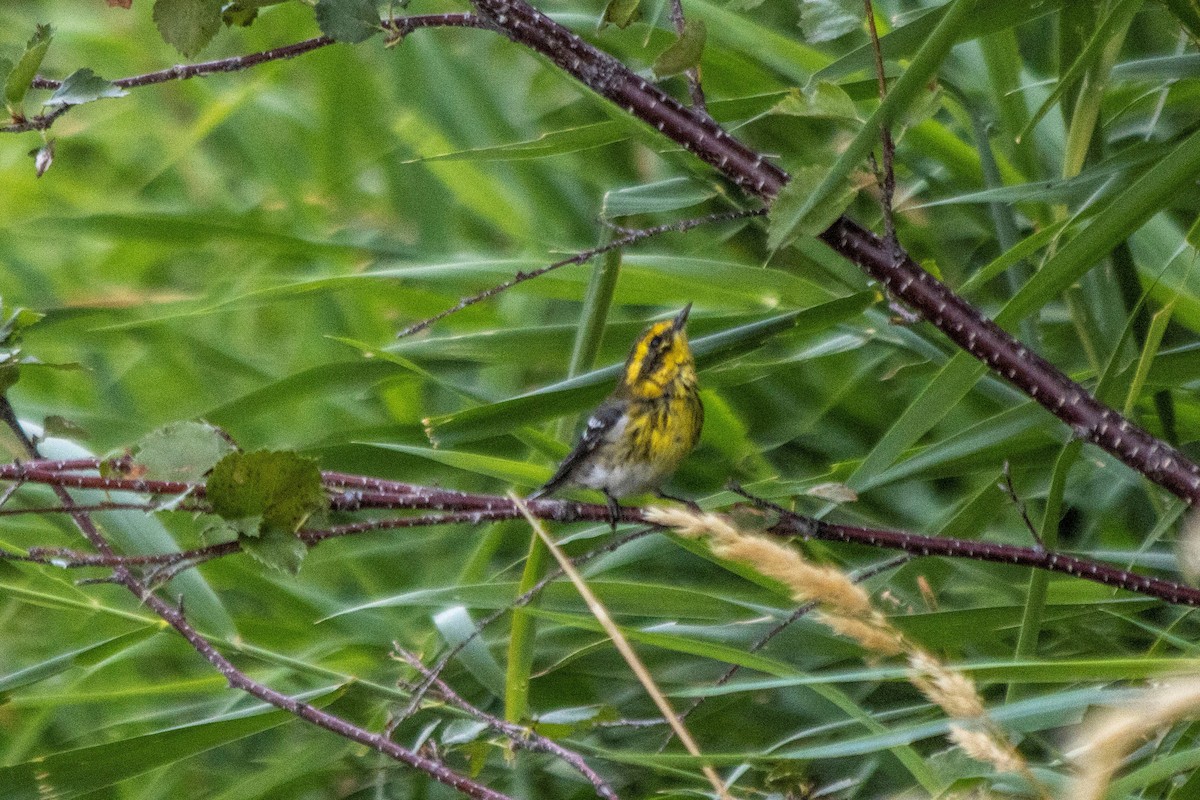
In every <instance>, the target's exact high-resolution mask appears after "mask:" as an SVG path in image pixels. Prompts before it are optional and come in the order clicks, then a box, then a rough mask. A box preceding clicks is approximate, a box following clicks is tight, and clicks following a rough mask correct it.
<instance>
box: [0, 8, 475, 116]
mask: <svg viewBox="0 0 1200 800" xmlns="http://www.w3.org/2000/svg"><path fill="white" fill-rule="evenodd" d="M381 24H382V25H383V27H384V28H386V29H387V30H388V31H389V32H390V34H391V35H392V37H393V38H401V37H404V36H406V35H407V34H409V33H412V32H413V31H415V30H418V29H420V28H485V27H487V26H486V25H485V24H484V23H483V21H482V20H480V19H479V18H478V17H477V16H475V15H474V14H469V13H456V14H422V15H415V16H409V17H394V18H392V19H388V20H382V21H381ZM331 44H335V42H334V40H333V39H330V38H329V37H328V36H316V37H314V38H312V39H305V40H303V41H300V42H293V43H292V44H286V45H282V46H280V47H274V48H271V49H270V50H263V51H260V52H257V53H248V54H247V55H244V56H232V57H230V58H220V59H216V60H215V61H202V62H200V63H198V64H178V65H176V66H174V67H169V68H167V69H162V70H157V71H155V72H147V73H144V74H142V75H131V76H129V77H126V78H117V79H116V80H114V81H113V82H112V83H113V85H114V86H116V87H118V88H120V89H134V88H139V87H142V86H152V85H154V84H157V83H166V82H168V81H180V80H187V79H189V78H198V77H202V76H205V75H215V74H219V73H225V72H240V71H242V70H245V69H250V68H251V67H257V66H259V65H260V64H266V63H269V62H271V61H281V60H284V59H289V58H295V57H296V56H299V55H304V54H305V53H311V52H312V51H314V50H319V49H321V48H322V47H328V46H329V45H331ZM60 86H62V81H58V80H54V79H52V78H43V77H42V76H40V75H39V76H36V77H35V78H34V79H33V81H32V82H31V83H30V88H31V89H50V90H53V89H57V88H59V87H60ZM71 108H72V106H69V105H62V106H58V107H57V108H55V109H54V110H53V111H50V112H47V113H46V114H40V115H38V116H35V117H30V118H28V119H26V120H20V121H17V122H14V123H12V124H10V125H4V126H0V133H23V132H26V131H44V130H47V129H49V128H50V126H51V125H53V124H54V122H55V121H56V120H57V119H58V118H59V117H61V116H62V115H63V114H65V113H66V112H67V111H68V110H70V109H71Z"/></svg>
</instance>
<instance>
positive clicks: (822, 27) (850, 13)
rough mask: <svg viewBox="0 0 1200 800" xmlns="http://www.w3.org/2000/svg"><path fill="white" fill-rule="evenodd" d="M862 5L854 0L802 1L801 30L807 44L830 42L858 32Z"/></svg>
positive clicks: (861, 22) (861, 21) (861, 19)
mask: <svg viewBox="0 0 1200 800" xmlns="http://www.w3.org/2000/svg"><path fill="white" fill-rule="evenodd" d="M862 17H863V6H862V3H856V2H854V0H800V29H801V30H802V31H804V39H805V41H807V42H814V43H815V42H828V41H830V40H832V39H837V38H839V37H841V36H845V35H846V34H847V33H850V31H853V30H858V29H859V28H861V27H862V24H863V18H862Z"/></svg>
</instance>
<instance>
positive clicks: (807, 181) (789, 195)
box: [767, 167, 856, 250]
mask: <svg viewBox="0 0 1200 800" xmlns="http://www.w3.org/2000/svg"><path fill="white" fill-rule="evenodd" d="M825 174H826V170H825V169H823V168H821V167H803V168H801V169H798V170H796V171H795V172H793V173H792V181H791V183H789V184H787V185H786V186H784V187H783V189H782V190H781V191H780V192H779V196H778V197H776V198H775V202H774V203H772V204H771V210H770V211H769V212H768V214H767V245H768V247H770V248H771V249H772V250H777V249H779V248H780V247H782V246H784V245H786V244H788V243H790V242H792V241H794V240H795V239H797V238H798V237H800V236H816V235H817V234H819V233H821V232H822V231H824V230H825V229H826V228H828V227H829V226H830V225H832V224H833V222H834V220H836V219H837V218H838V217H839V216H841V214H842V212H843V211H845V210H846V207H847V206H849V205H850V203H851V202H852V201H853V200H854V195H855V193H856V190H855V189H854V187H853V186H851V185H850V181H849V179H848V178H847V179H843V180H842V183H841V185H840V186H838V187H837V188H835V189H834V190H833V191H832V192H830V193H829V194H828V195H827V198H828V199H826V200H825V201H824V202H821V203H818V204H817V205H816V206H814V207H813V208H811V209H809V210H808V211H807V212H805V213H803V214H801V215H800V216H797V212H799V211H800V210H801V209H802V208H803V206H804V204H805V203H806V202H808V199H809V196H810V195H811V194H812V193H813V192H815V191H816V190H817V188H818V187H819V186H820V185H821V181H822V180H823V179H824V177H825Z"/></svg>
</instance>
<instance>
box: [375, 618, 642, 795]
mask: <svg viewBox="0 0 1200 800" xmlns="http://www.w3.org/2000/svg"><path fill="white" fill-rule="evenodd" d="M392 652H393V653H394V654H395V657H396V658H397V659H399V660H401V661H403V662H404V663H405V664H408V665H409V666H410V667H412V668H413V669H414V670H416V671H417V672H418V673H420V675H421V676H422V678H423V679H424V680H425V681H428V683H429V685H430V687H431V688H432V689H433V690H434V691H435V692H436V693H437V696H438V698H439V699H441V700H442V701H443V702H445V703H448V704H449V705H452V706H454V707H455V708H457V709H458V710H460V711H463V712H465V713H467V714H469V715H470V716H472V717H474V718H475V719H477V720H479V721H480V722H482V723H484V724H485V725H487V726H488V727H489V728H491V729H492V730H494V731H497V732H499V733H502V734H504V735H505V736H507V737H508V739H509V741H511V742H512V743H513V745H515V746H516V747H519V748H521V749H523V750H529V751H531V752H535V753H547V754H549V755H552V756H554V757H555V758H558V759H561V760H562V761H564V762H566V763H567V764H569V765H570V766H571V767H572V768H573V769H574V770H575V771H576V772H578V773H579V774H580V775H583V777H585V778H587V779H588V780H589V781H591V784H592V786H594V787H595V789H596V794H597V795H598V796H600V797H603V798H605V800H618V798H617V793H616V792H615V791H613V788H612V787H611V786H609V785H608V782H607V781H605V780H604V778H602V777H600V774H599V773H597V772H596V771H595V770H594V769H592V768H591V767H590V766H588V763H587V762H586V761H584V759H583V756H581V755H580V754H579V753H576V752H575V751H574V750H569V749H567V748H566V747H563V746H562V745H560V744H559V743H558V742H555V741H554V740H552V739H547V738H546V737H545V736H542V735H541V734H540V733H538V732H537V731H535V730H533V729H531V728H527V727H525V726H524V725H517V724H516V723H513V722H508V721H507V720H503V719H500V718H499V717H497V716H495V715H494V714H489V713H487V712H486V711H484V710H483V709H482V708H479V707H477V706H474V705H471V704H470V703H468V702H467V701H466V700H464V699H463V698H462V696H461V695H459V693H458V692H456V691H454V689H452V688H451V687H450V684H448V683H446V682H445V681H444V680H442V679H441V678H440V677H439V676H438V675H437V674H436V673H435V672H433V670H431V669H430V668H429V667H427V666H425V663H424V662H423V661H421V659H419V658H417V656H416V655H415V654H414V653H410V652H409V651H407V650H405V649H404V648H403V647H401V646H400V643H399V642H392Z"/></svg>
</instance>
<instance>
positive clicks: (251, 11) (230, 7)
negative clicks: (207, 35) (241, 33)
mask: <svg viewBox="0 0 1200 800" xmlns="http://www.w3.org/2000/svg"><path fill="white" fill-rule="evenodd" d="M286 2H290V0H235V1H234V2H232V3H226V4H225V5H224V6H223V7H222V9H221V21H222V22H224V23H225V25H226V26H227V27H233V26H234V25H237V26H239V27H242V28H246V27H249V26H250V25H252V24H253V23H254V20H256V19H258V10H259V9H260V8H266V7H267V6H277V5H279V4H280V3H286Z"/></svg>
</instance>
